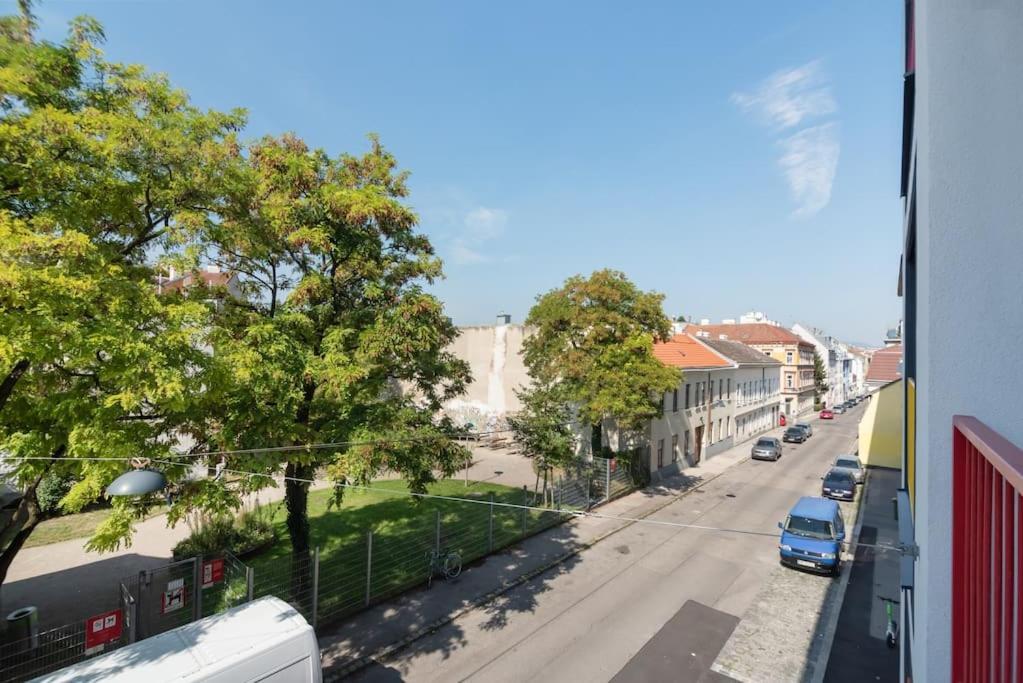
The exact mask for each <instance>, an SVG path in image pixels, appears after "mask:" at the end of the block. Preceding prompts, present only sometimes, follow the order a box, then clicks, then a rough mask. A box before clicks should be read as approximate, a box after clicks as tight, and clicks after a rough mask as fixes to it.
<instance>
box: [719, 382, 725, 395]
mask: <svg viewBox="0 0 1023 683" xmlns="http://www.w3.org/2000/svg"><path fill="white" fill-rule="evenodd" d="M724 397H725V380H723V379H719V380H718V399H722V398H724Z"/></svg>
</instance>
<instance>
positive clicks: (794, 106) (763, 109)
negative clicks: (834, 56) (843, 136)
mask: <svg viewBox="0 0 1023 683" xmlns="http://www.w3.org/2000/svg"><path fill="white" fill-rule="evenodd" d="M732 101H733V102H735V103H736V104H737V105H739V107H741V108H742V109H744V110H745V111H749V112H753V113H754V114H756V115H757V116H758V117H760V118H762V119H763V120H765V121H766V122H767V123H768V124H770V125H772V126H774V127H776V128H778V129H781V130H784V129H786V128H792V127H794V126H798V125H799V124H800V123H802V122H803V121H804V120H805V119H810V118H816V117H820V116H826V115H828V114H834V113H835V112H837V111H838V105H837V104H836V103H835V98H834V97H832V95H831V86H830V85H829V84H828V82H827V79H826V78H825V76H824V74H823V71H822V69H821V65H820V61H813V62H810V63H809V64H804V65H803V66H798V67H795V68H792V69H782V70H781V71H776V72H775V73H773V74H771V75H770V76H768V77H767V78H766V79H764V81H763V82H762V83H761V84H760V87H759V88H757V90H756V91H755V92H753V93H734V94H733V95H732Z"/></svg>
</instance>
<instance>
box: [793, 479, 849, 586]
mask: <svg viewBox="0 0 1023 683" xmlns="http://www.w3.org/2000/svg"><path fill="white" fill-rule="evenodd" d="M778 527H779V528H780V529H781V538H780V539H779V541H778V553H779V555H780V558H781V563H782V564H783V565H785V566H787V567H797V568H799V569H809V570H811V571H816V572H822V573H825V574H836V575H837V574H838V572H839V569H840V568H841V564H840V563H841V559H840V558H841V555H842V541H844V540H845V523H844V522H843V521H842V511H841V510H840V509H839V507H838V503H836V502H835V501H833V500H828V499H826V498H814V497H812V496H803V497H802V498H800V499H799V501H797V502H796V504H795V505H794V506H793V507H792V509H791V510H789V516H788V517H787V518H786V519H785V521H784V522H778Z"/></svg>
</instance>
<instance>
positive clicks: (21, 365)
mask: <svg viewBox="0 0 1023 683" xmlns="http://www.w3.org/2000/svg"><path fill="white" fill-rule="evenodd" d="M28 365H29V363H28V360H26V359H24V358H22V359H21V360H19V361H18V362H17V363H15V364H14V367H13V368H11V371H10V372H8V373H7V376H6V377H4V381H3V383H2V384H0V410H3V409H4V405H6V404H7V399H8V398H10V396H11V393H12V392H13V391H14V385H15V384H17V383H18V380H19V379H21V376H22V375H24V374H25V372H26V371H27V370H28Z"/></svg>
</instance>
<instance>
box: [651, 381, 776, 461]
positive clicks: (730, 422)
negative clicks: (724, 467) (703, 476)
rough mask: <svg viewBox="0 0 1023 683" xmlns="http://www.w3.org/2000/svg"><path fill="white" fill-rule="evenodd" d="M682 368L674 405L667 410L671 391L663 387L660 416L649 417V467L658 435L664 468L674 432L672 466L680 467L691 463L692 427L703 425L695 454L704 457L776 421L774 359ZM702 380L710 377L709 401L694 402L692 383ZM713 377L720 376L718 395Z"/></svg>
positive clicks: (694, 435) (693, 446)
mask: <svg viewBox="0 0 1023 683" xmlns="http://www.w3.org/2000/svg"><path fill="white" fill-rule="evenodd" d="M683 374H684V377H683V381H682V384H681V386H680V387H679V399H678V410H677V411H675V410H673V403H672V392H670V391H669V392H668V393H666V394H665V396H664V409H665V410H664V415H663V417H661V418H659V419H655V420H651V422H650V428H649V431H648V437H649V440H650V441H649V443H650V469H651V471H652V472H654V471H657V470H658V467H657V449H658V447H659V446H660V442H661V439H663V440H664V467H665V468H668V467H670V466H671V465H672V463H673V460H672V437H673V436H678V454H677V455H678V457H677V459H676V460H675V463H676V465H677V469H679V470H682V469H685V468H686V467H688V466H690V465H691V464H692V463H693V457H694V455H695V453H696V438H697V428H698V427H701V426H702V427H703V449H702V456H701V460H707V459H708V458H712V457H714V456H715V455H716V454H718V453H721V452H722V451H726V450H728V449H729V448H732V447H733V446H736V445H739V444H741V443H743V442H744V441H748V440H749V439H752V438H753V437H755V436H757V435H758V434H762V433H763V432H765V431H767V430H769V429H771V428H772V427H774V426H776V425H777V421H778V415H779V413H780V411H781V366H780V365H775V366H770V367H749V366H741V367H739V368H729V369H721V370H712V371H709V372H708V371H704V370H691V371H685V372H684V373H683ZM708 380H710V381H713V382H714V402H713V403H712V404H711V405H710V406H709V407H708V406H707V405H696V385H697V384H698V383H701V382H707V381H708ZM729 380H731V394H730V395H729V391H728V387H729ZM719 381H723V387H724V397H722V396H720V395H719V393H718V386H719V384H718V383H719ZM761 383H762V384H761ZM687 384H688V385H689V387H690V389H689V392H690V406H689V407H688V408H686V405H685V387H686V385H687ZM740 425H742V429H741V431H740ZM687 433H688V435H689V436H688V441H687V439H686V434H687ZM687 444H688V450H687V448H686V446H687Z"/></svg>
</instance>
